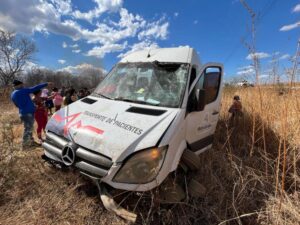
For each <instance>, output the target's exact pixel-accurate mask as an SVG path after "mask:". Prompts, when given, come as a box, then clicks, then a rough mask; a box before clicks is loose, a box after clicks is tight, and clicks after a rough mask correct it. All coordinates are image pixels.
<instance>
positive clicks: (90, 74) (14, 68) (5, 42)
mask: <svg viewBox="0 0 300 225" xmlns="http://www.w3.org/2000/svg"><path fill="white" fill-rule="evenodd" d="M36 52H37V47H36V45H35V43H34V42H33V41H32V40H31V39H29V38H27V37H24V36H20V35H16V34H15V33H13V32H10V31H4V30H1V29H0V87H9V86H11V83H12V81H13V80H14V79H16V78H19V79H21V80H22V81H23V82H25V83H26V85H29V86H30V85H35V84H37V83H41V82H48V81H50V82H53V83H54V84H55V86H57V87H62V86H65V87H73V88H76V89H79V88H82V87H86V88H88V89H92V88H94V87H95V86H96V85H97V84H98V83H99V82H100V81H101V80H102V79H103V77H104V73H103V71H102V70H100V69H96V68H86V69H81V72H80V73H79V74H71V73H70V72H67V71H53V70H50V69H44V68H38V67H37V68H35V67H32V68H31V69H29V70H28V69H27V70H26V71H25V68H26V64H27V63H28V62H31V61H32V60H33V58H34V54H35V53H36Z"/></svg>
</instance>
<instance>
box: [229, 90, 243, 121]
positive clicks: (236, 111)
mask: <svg viewBox="0 0 300 225" xmlns="http://www.w3.org/2000/svg"><path fill="white" fill-rule="evenodd" d="M242 108H243V107H242V103H241V102H240V96H238V95H235V96H234V97H233V103H232V105H231V106H230V108H229V110H228V112H229V113H231V117H230V122H231V123H235V121H236V120H237V119H238V117H240V116H242V114H243V113H242Z"/></svg>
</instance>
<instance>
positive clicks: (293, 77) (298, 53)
mask: <svg viewBox="0 0 300 225" xmlns="http://www.w3.org/2000/svg"><path fill="white" fill-rule="evenodd" d="M299 56H300V39H298V43H297V50H296V54H295V56H294V59H293V62H294V65H293V70H292V73H291V81H290V85H291V87H292V86H294V85H295V82H297V81H298V77H297V75H298V64H300V62H299Z"/></svg>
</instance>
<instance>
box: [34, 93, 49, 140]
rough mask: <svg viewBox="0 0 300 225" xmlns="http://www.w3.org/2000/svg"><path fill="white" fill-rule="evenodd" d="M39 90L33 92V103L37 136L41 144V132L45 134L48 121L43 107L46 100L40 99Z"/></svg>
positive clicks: (45, 109)
mask: <svg viewBox="0 0 300 225" xmlns="http://www.w3.org/2000/svg"><path fill="white" fill-rule="evenodd" d="M41 93H42V92H41V90H39V91H36V92H34V93H33V94H34V97H33V102H34V104H35V107H36V109H35V112H34V118H35V121H36V122H37V135H38V138H39V140H40V142H42V140H43V139H42V131H44V132H45V128H46V124H47V121H48V112H47V108H46V106H45V101H46V100H47V98H43V97H41Z"/></svg>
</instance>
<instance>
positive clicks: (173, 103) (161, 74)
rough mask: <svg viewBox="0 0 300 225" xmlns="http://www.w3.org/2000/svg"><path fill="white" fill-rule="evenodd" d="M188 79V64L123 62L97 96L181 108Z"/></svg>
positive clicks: (107, 77) (106, 78) (114, 70)
mask: <svg viewBox="0 0 300 225" xmlns="http://www.w3.org/2000/svg"><path fill="white" fill-rule="evenodd" d="M187 76H188V64H181V63H159V62H153V63H119V64H118V65H117V66H116V67H115V68H114V69H113V70H112V71H111V72H110V73H109V74H108V75H107V76H106V77H105V79H104V80H103V81H102V82H101V83H100V84H99V86H98V87H97V88H96V89H95V91H94V94H95V95H100V96H102V97H104V98H109V99H113V100H120V101H128V102H136V103H140V104H148V105H157V106H165V107H179V106H180V103H181V100H182V98H183V95H184V90H185V87H186V81H187Z"/></svg>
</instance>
